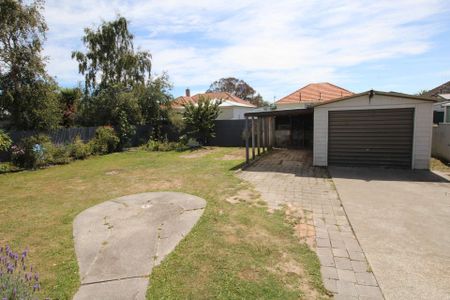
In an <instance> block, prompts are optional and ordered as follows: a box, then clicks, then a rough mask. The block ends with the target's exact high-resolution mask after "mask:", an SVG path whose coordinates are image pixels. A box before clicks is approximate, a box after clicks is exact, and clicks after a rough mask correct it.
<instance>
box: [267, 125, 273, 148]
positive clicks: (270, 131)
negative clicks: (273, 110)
mask: <svg viewBox="0 0 450 300" xmlns="http://www.w3.org/2000/svg"><path fill="white" fill-rule="evenodd" d="M267 121H268V124H267V125H268V129H267V135H268V136H269V138H268V140H269V142H268V146H269V150H271V149H272V117H269V119H268V120H267Z"/></svg>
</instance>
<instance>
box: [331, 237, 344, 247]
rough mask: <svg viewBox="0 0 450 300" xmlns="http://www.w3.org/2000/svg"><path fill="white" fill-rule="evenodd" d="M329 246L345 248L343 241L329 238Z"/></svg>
mask: <svg viewBox="0 0 450 300" xmlns="http://www.w3.org/2000/svg"><path fill="white" fill-rule="evenodd" d="M331 247H333V248H336V249H342V250H345V249H346V248H347V247H346V246H345V243H344V241H342V240H335V239H331Z"/></svg>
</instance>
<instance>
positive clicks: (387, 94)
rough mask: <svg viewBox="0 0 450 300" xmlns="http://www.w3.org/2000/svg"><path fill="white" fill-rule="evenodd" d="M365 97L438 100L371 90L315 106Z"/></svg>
mask: <svg viewBox="0 0 450 300" xmlns="http://www.w3.org/2000/svg"><path fill="white" fill-rule="evenodd" d="M364 95H368V96H370V95H372V96H373V95H380V96H391V97H399V98H408V99H414V100H422V101H431V102H436V101H437V100H436V99H433V98H430V97H424V96H413V95H409V94H403V93H397V92H382V91H375V90H370V91H367V92H363V93H359V94H353V95H351V96H347V97H341V98H337V99H333V100H329V101H326V102H321V103H317V104H315V105H314V107H316V106H321V105H326V104H329V103H333V102H339V101H344V100H348V99H352V98H356V97H360V96H364Z"/></svg>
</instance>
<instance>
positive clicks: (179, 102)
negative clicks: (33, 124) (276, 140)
mask: <svg viewBox="0 0 450 300" xmlns="http://www.w3.org/2000/svg"><path fill="white" fill-rule="evenodd" d="M200 97H204V98H207V99H210V100H221V101H223V102H222V104H221V105H219V106H221V107H224V106H243V107H256V106H255V105H253V104H251V103H250V102H249V101H246V100H243V99H241V98H239V97H236V96H234V95H232V94H230V93H227V92H218V93H203V94H196V95H194V96H192V97H187V96H180V97H178V98H176V99H175V100H173V101H172V107H183V106H184V105H186V104H188V103H197V102H198V100H199V99H200Z"/></svg>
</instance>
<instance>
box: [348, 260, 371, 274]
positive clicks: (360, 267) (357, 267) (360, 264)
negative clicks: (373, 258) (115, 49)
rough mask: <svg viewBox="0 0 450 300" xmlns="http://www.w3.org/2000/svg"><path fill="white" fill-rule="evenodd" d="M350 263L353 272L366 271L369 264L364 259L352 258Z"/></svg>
mask: <svg viewBox="0 0 450 300" xmlns="http://www.w3.org/2000/svg"><path fill="white" fill-rule="evenodd" d="M351 264H352V268H353V270H354V271H355V272H367V271H368V269H369V266H368V264H367V263H366V262H365V261H356V260H352V261H351Z"/></svg>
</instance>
